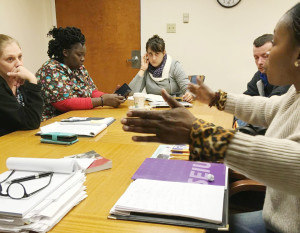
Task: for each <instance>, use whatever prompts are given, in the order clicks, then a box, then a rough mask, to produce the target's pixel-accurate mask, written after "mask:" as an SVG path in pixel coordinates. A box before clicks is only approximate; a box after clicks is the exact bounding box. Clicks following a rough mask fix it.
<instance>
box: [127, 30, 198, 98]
mask: <svg viewBox="0 0 300 233" xmlns="http://www.w3.org/2000/svg"><path fill="white" fill-rule="evenodd" d="M189 82H190V81H189V78H188V76H187V75H186V73H185V72H184V70H183V68H182V66H181V64H180V63H179V62H178V61H176V60H173V59H172V57H171V56H170V55H169V54H167V53H166V50H165V42H164V40H163V39H162V38H160V37H159V36H158V35H154V36H153V37H151V38H150V39H149V40H148V41H147V43H146V54H145V55H144V56H143V58H142V61H141V68H140V70H139V72H138V73H137V74H136V76H135V77H134V79H133V80H132V81H131V82H130V84H129V86H130V88H131V89H132V93H134V92H142V91H143V90H144V88H145V91H146V93H147V94H156V95H160V94H161V89H162V88H163V89H165V90H166V91H167V92H168V93H169V94H170V95H176V96H183V100H185V101H188V102H191V101H192V100H193V97H192V95H191V93H190V92H189V91H187V87H188V84H189Z"/></svg>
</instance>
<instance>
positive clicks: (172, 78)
mask: <svg viewBox="0 0 300 233" xmlns="http://www.w3.org/2000/svg"><path fill="white" fill-rule="evenodd" d="M189 82H190V81H189V79H188V76H187V75H186V73H185V72H184V70H183V68H182V65H181V64H180V63H179V62H178V61H175V60H173V61H172V63H171V68H170V72H169V78H168V79H164V80H162V81H160V82H155V81H154V80H153V79H152V78H151V77H150V75H149V72H148V71H147V70H146V71H145V73H144V77H141V76H139V75H138V74H137V75H136V76H135V77H134V78H133V80H132V81H131V82H130V83H129V87H130V88H131V89H132V94H133V93H135V92H142V91H143V89H144V88H145V87H146V92H147V94H155V95H160V94H161V89H162V88H164V89H166V91H167V92H168V93H169V94H171V95H175V94H176V95H183V94H185V92H186V90H187V86H188V83H189Z"/></svg>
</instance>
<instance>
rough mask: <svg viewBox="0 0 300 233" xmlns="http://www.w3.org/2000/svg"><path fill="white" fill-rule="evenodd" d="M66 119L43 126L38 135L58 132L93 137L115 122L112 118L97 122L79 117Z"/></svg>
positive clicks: (101, 119) (100, 119)
mask: <svg viewBox="0 0 300 233" xmlns="http://www.w3.org/2000/svg"><path fill="white" fill-rule="evenodd" d="M68 119H69V120H68ZM68 119H64V120H62V121H60V122H57V121H56V122H54V123H52V124H49V125H46V126H43V127H41V131H40V132H39V133H50V132H59V133H71V134H76V135H78V136H88V137H95V136H96V135H97V134H99V133H100V132H102V131H103V130H104V129H106V128H107V126H109V125H110V124H111V123H112V122H114V121H115V118H113V117H106V118H99V119H98V120H97V119H95V118H93V119H90V118H81V117H73V118H68Z"/></svg>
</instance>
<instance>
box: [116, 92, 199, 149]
mask: <svg viewBox="0 0 300 233" xmlns="http://www.w3.org/2000/svg"><path fill="white" fill-rule="evenodd" d="M162 96H163V98H164V99H165V101H166V102H167V103H168V104H169V106H170V107H171V108H172V109H171V110H166V111H140V110H138V111H129V112H128V113H127V116H128V118H123V119H122V120H121V123H122V124H123V125H124V126H123V130H124V131H128V132H137V133H145V134H153V135H152V136H133V138H132V139H133V140H134V141H137V142H161V143H168V144H181V143H188V142H189V136H190V132H191V128H192V124H193V122H194V121H195V120H196V118H195V117H194V116H193V114H191V113H190V111H188V110H187V109H185V108H184V107H183V106H182V105H181V104H180V103H179V102H177V101H176V100H175V99H173V98H172V97H171V96H170V95H169V94H168V93H167V92H166V91H165V90H162Z"/></svg>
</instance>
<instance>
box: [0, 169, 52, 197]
mask: <svg viewBox="0 0 300 233" xmlns="http://www.w3.org/2000/svg"><path fill="white" fill-rule="evenodd" d="M14 173H15V170H12V171H11V172H10V174H9V175H8V176H7V177H6V178H5V179H4V180H2V181H0V196H6V197H10V198H12V199H22V198H27V197H30V196H32V195H34V194H36V193H37V192H39V191H41V190H43V189H44V188H46V187H47V186H48V185H49V184H50V183H51V180H52V176H53V172H42V173H39V174H37V175H31V176H24V177H19V178H16V179H12V180H9V178H10V177H11V176H12V175H13V174H14ZM47 176H48V177H49V181H48V183H47V184H46V185H45V186H43V187H42V188H39V189H37V190H35V191H33V192H31V193H28V192H27V191H26V185H23V184H22V182H26V181H29V180H35V179H40V178H43V177H47ZM5 182H7V183H9V185H8V187H7V189H6V193H3V192H2V191H4V190H3V187H2V183H5Z"/></svg>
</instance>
